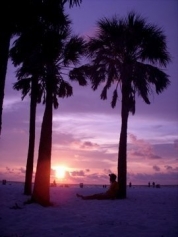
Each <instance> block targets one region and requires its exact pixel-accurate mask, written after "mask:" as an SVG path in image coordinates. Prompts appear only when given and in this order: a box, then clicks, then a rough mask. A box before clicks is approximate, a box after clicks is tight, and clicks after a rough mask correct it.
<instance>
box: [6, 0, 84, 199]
mask: <svg viewBox="0 0 178 237" xmlns="http://www.w3.org/2000/svg"><path fill="white" fill-rule="evenodd" d="M65 2H68V1H64V2H62V1H59V0H56V1H53V2H51V1H48V0H46V1H41V0H39V1H34V2H33V1H32V6H31V8H32V11H31V13H33V11H35V12H34V13H33V14H32V16H31V20H30V21H29V23H28V26H27V25H26V28H24V29H23V32H22V33H21V35H20V37H19V38H18V39H17V40H16V41H15V43H14V46H13V47H12V49H11V50H10V56H11V59H12V61H13V63H14V65H15V66H18V65H20V64H22V66H21V67H20V69H19V70H18V71H17V74H16V75H17V79H18V82H17V83H15V84H14V89H17V90H22V99H23V98H24V97H25V96H26V95H27V94H28V93H29V94H30V97H31V102H30V126H29V145H28V155H27V163H26V176H25V185H24V194H25V195H30V194H31V192H32V175H33V162H34V149H35V120H36V105H37V102H41V96H42V94H43V92H44V91H43V90H44V86H43V85H42V84H40V82H39V81H40V80H41V79H40V77H41V75H42V71H43V70H44V68H43V60H42V56H41V53H40V52H41V51H42V49H41V43H42V40H43V35H44V32H45V31H48V30H49V29H51V28H53V29H55V28H56V27H58V26H63V25H65V24H66V23H69V21H68V19H67V22H66V18H65V16H64V14H63V6H64V3H65ZM80 3H81V1H77V0H76V1H69V4H70V7H72V6H73V5H74V4H76V5H80Z"/></svg>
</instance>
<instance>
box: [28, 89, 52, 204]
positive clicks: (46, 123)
mask: <svg viewBox="0 0 178 237" xmlns="http://www.w3.org/2000/svg"><path fill="white" fill-rule="evenodd" d="M51 146H52V93H51V90H50V89H48V91H47V98H46V107H45V112H44V116H43V122H42V127H41V137H40V145H39V153H38V161H37V169H36V175H35V183H34V189H33V194H32V201H33V202H37V203H39V204H41V205H42V206H49V205H50V193H49V192H50V170H51Z"/></svg>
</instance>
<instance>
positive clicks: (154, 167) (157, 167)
mask: <svg viewBox="0 0 178 237" xmlns="http://www.w3.org/2000/svg"><path fill="white" fill-rule="evenodd" d="M153 170H155V171H160V170H161V169H160V168H159V166H157V165H154V166H153Z"/></svg>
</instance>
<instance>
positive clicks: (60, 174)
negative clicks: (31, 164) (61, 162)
mask: <svg viewBox="0 0 178 237" xmlns="http://www.w3.org/2000/svg"><path fill="white" fill-rule="evenodd" d="M54 169H55V176H56V178H58V179H63V178H64V177H65V174H66V167H65V166H56V167H55V168H54Z"/></svg>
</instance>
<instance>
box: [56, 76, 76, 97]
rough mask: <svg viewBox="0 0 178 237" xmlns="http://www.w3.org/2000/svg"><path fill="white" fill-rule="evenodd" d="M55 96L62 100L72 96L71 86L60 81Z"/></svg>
mask: <svg viewBox="0 0 178 237" xmlns="http://www.w3.org/2000/svg"><path fill="white" fill-rule="evenodd" d="M57 94H58V96H59V97H62V98H64V97H69V96H71V95H72V94H73V90H72V86H71V85H70V84H69V83H68V82H66V81H64V80H62V81H61V82H60V86H59V88H58V91H57Z"/></svg>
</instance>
